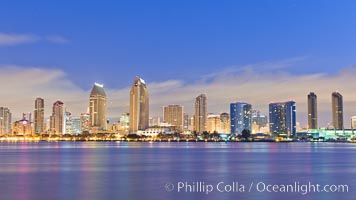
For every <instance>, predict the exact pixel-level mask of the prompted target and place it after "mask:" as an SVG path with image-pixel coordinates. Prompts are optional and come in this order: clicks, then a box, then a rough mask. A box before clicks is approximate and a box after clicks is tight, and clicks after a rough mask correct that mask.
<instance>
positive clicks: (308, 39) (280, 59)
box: [0, 0, 356, 125]
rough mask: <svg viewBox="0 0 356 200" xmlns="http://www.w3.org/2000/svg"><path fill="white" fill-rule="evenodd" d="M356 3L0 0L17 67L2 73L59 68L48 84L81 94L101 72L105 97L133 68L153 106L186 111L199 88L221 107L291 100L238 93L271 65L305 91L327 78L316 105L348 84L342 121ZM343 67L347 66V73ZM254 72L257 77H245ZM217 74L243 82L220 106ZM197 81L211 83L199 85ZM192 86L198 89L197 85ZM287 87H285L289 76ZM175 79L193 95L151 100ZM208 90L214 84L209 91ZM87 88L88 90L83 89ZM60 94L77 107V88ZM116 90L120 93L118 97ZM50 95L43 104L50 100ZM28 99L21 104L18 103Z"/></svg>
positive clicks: (128, 79)
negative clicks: (182, 107)
mask: <svg viewBox="0 0 356 200" xmlns="http://www.w3.org/2000/svg"><path fill="white" fill-rule="evenodd" d="M355 10H356V1H352V0H349V1H348V0H344V1H337V0H313V1H310V0H271V1H267V0H266V1H264V0H259V1H257V0H231V1H227V0H226V1H224V0H222V1H209V0H201V1H194V0H189V1H185V0H179V1H167V0H162V1H156V0H151V1H136V0H130V1H119V0H117V1H63V0H61V1H48V0H43V1H40V0H38V1H16V0H3V1H1V2H0V19H1V23H0V71H1V72H2V74H3V76H6V77H8V78H9V77H11V76H10V75H11V74H12V75H14V77H13V78H12V79H9V80H11V81H10V83H9V84H10V85H18V84H17V83H15V82H17V81H18V82H22V84H23V83H25V84H26V83H28V82H30V81H32V80H33V79H41V78H43V77H44V76H46V75H49V74H51V73H54V74H56V73H57V75H53V76H54V77H55V78H54V79H49V80H47V81H49V82H50V83H52V84H53V81H54V80H56V81H58V80H61V81H63V82H66V83H68V84H65V85H64V86H63V87H62V86H61V87H62V88H65V87H69V86H68V85H71V86H74V87H75V88H76V89H77V90H78V91H82V92H83V94H84V92H87V91H89V90H90V89H91V87H92V84H93V82H95V81H98V82H101V83H104V85H105V87H106V88H107V90H109V93H112V96H115V95H119V94H120V95H122V94H125V93H124V92H126V91H127V88H128V87H129V86H130V85H131V83H132V81H133V79H134V76H135V75H140V76H142V77H143V78H144V79H145V80H146V82H147V83H148V87H149V89H150V83H152V88H154V89H153V92H151V95H152V98H153V101H152V109H151V110H152V112H151V113H152V115H159V114H160V112H161V106H163V105H166V104H170V103H179V104H183V105H185V107H186V110H187V111H188V112H191V110H192V107H193V106H192V104H193V102H194V98H195V96H197V95H198V94H199V93H207V95H208V98H209V96H210V97H211V98H210V99H211V105H212V107H211V108H212V109H210V110H211V111H212V112H222V111H228V106H226V107H224V105H225V104H226V103H228V102H231V101H235V100H249V101H252V103H254V104H256V107H257V108H258V109H260V110H262V111H264V112H267V107H268V103H269V101H268V100H271V101H273V100H276V101H282V100H289V98H291V99H296V100H298V98H296V96H297V95H296V96H293V95H290V96H288V95H287V94H285V93H281V94H280V96H278V97H277V96H276V98H273V95H274V94H273V93H268V94H270V96H272V97H271V98H270V99H268V98H267V99H264V98H265V97H262V98H258V93H259V92H261V91H257V93H256V94H255V95H252V96H251V97H249V98H246V99H244V96H245V95H244V94H243V92H246V93H248V92H251V90H252V89H249V87H248V86H247V85H248V83H251V84H252V85H253V84H255V82H256V81H261V80H264V78H266V77H267V78H266V79H267V80H270V79H274V78H273V74H274V73H278V74H279V76H278V77H279V78H280V79H281V80H284V78H283V77H289V78H293V79H295V80H300V81H299V82H297V83H296V84H299V83H300V84H305V85H311V86H312V87H311V88H310V90H313V91H316V92H317V91H318V89H319V88H318V87H316V85H317V84H318V83H319V82H318V81H317V82H315V80H318V78H321V79H322V81H324V82H323V83H325V84H326V85H327V84H328V83H330V84H331V83H332V84H331V85H332V86H331V87H330V91H328V90H327V88H324V89H322V90H320V92H319V94H324V93H323V92H325V95H324V96H325V97H320V100H321V102H320V105H321V106H323V105H324V104H325V108H324V107H321V109H320V112H325V113H330V112H331V111H330V110H331V105H328V104H329V102H328V101H330V102H331V100H330V99H331V97H330V95H331V92H332V91H334V90H338V91H341V92H342V91H343V90H345V91H344V94H346V96H345V95H344V99H345V103H348V102H347V101H349V105H350V106H349V108H350V109H349V112H350V113H349V114H348V115H347V116H345V120H347V121H348V118H347V117H349V116H351V115H354V114H355V115H356V109H355V113H354V114H353V113H351V112H353V110H352V109H354V108H356V105H354V104H353V103H352V100H353V99H355V100H356V97H353V96H352V92H350V93H348V91H349V89H345V87H351V86H352V85H348V83H345V82H343V81H345V79H344V77H343V76H344V75H345V76H346V75H349V74H350V73H349V71H352V72H354V67H353V65H354V64H355V63H356V61H355V60H356V56H355V55H356V20H355V19H356V12H355ZM343 69H346V70H349V71H347V73H345V72H344V70H343ZM41 70H42V71H41ZM251 70H252V72H251ZM39 71H40V72H41V73H43V74H42V75H43V76H39V75H38V74H37V75H36V74H34V75H33V76H28V77H31V80H30V78H28V80H26V78H25V80H17V77H16V74H19V73H21V74H23V73H24V74H23V77H27V74H31V73H36V72H39ZM271 72H272V73H271ZM26 73H27V74H26ZM251 74H253V75H256V74H259V76H258V77H255V78H249V76H250V75H251ZM335 74H336V75H335ZM337 74H338V75H339V77H338V75H337ZM283 75H285V76H283ZM334 75H335V77H334ZM224 76H226V77H227V78H231V79H232V80H231V81H232V82H231V83H230V82H228V81H227V82H228V83H229V84H232V85H235V84H234V82H233V80H237V79H239V81H240V82H236V85H235V86H236V94H234V89H232V91H231V90H229V92H227V93H230V94H231V93H232V94H234V95H235V96H227V97H226V98H225V99H226V101H227V102H224V105H222V104H221V105H220V104H219V103H218V102H217V101H218V98H216V97H214V96H216V95H224V94H225V93H226V92H225V93H223V94H215V93H214V91H217V90H219V89H217V86H218V85H220V86H221V84H223V81H219V80H220V79H219V77H222V79H224ZM309 76H311V77H314V76H315V77H314V78H312V79H313V80H314V82H310V84H308V82H305V80H304V79H303V78H305V77H309ZM298 78H300V79H298ZM280 79H278V78H276V83H275V84H274V85H273V87H274V88H275V89H276V88H277V89H278V88H280V87H283V84H284V82H283V81H282V82H278V81H281V80H280ZM336 79H337V80H336ZM241 80H243V81H242V82H241ZM308 80H309V79H308ZM333 81H336V82H337V83H336V82H333ZM339 83H340V85H338V84H339ZM342 83H344V85H342ZM38 84H39V85H41V84H47V82H45V81H43V82H41V83H38ZM271 84H272V83H271ZM281 84H282V85H281ZM325 84H324V85H325ZM166 85H168V87H172V88H171V90H169V91H167V92H166V93H164V94H162V93H160V92H158V91H159V88H161V87H164V86H166ZM204 85H205V86H206V87H207V88H210V89H206V90H205V89H204V88H205V87H204ZM239 85H244V87H243V88H244V90H242V91H240V89H241V88H239ZM334 85H338V86H339V87H333V86H334ZM191 86H197V87H195V88H199V87H198V86H200V87H201V88H202V89H201V90H200V91H199V90H196V89H194V88H193V87H191ZM264 86H266V85H265V84H263V82H262V83H261V85H260V86H256V88H260V90H266V89H265V88H264ZM11 87H12V89H14V90H19V91H21V90H22V89H21V88H20V89H17V88H16V87H15V86H11ZM19 87H21V86H19ZM266 87H267V86H266ZM271 87H272V86H271ZM285 87H286V88H290V85H288V84H286V86H285ZM323 87H325V86H323ZM352 87H353V86H352ZM174 88H179V89H177V91H178V90H179V91H185V92H184V93H185V94H186V93H189V94H191V95H190V104H191V106H189V102H188V97H187V98H182V99H180V100H178V99H179V98H178V99H177V100H176V101H174V100H175V99H173V100H168V99H167V100H166V101H163V102H160V101H159V100H154V95H156V96H155V97H156V99H159V96H158V95H159V94H160V95H162V96H164V95H166V96H172V94H171V93H172V92H173V94H174ZM182 88H183V89H182ZM252 88H254V87H252ZM1 89H2V88H1ZM32 89H33V87H31V88H28V90H32ZM47 89H48V91H52V90H51V88H47ZM155 89H157V92H155ZM275 89H274V90H273V91H275ZM28 90H27V91H28ZM110 90H112V92H110ZM220 90H221V89H220ZM179 91H178V93H179ZM187 91H189V92H187ZM209 91H212V92H210V94H209ZM273 91H272V92H273ZM350 91H351V89H350ZM42 92H44V90H43V91H42ZM120 92H121V93H120ZM255 92H256V91H255ZM308 92H309V91H307V88H305V90H303V91H300V93H299V94H298V95H303V97H302V98H301V100H302V101H306V100H305V98H306V95H307V93H308ZM34 93H36V94H33V96H31V98H32V99H33V98H34V97H35V96H46V94H42V93H41V92H40V91H39V90H36V91H34ZM73 93H74V92H73ZM182 93H183V92H182ZM29 94H30V93H29ZM284 94H285V95H284ZM317 94H318V93H317ZM3 95H4V94H3ZM14 95H15V93H14ZM16 95H17V94H16ZM16 95H15V96H16ZM64 95H70V94H69V93H68V94H67V93H64ZM85 95H86V97H85V98H87V95H88V94H87V93H85ZM125 95H126V94H125ZM326 95H327V96H326ZM347 95H348V96H347ZM127 96H128V94H127ZM247 96H248V95H247ZM319 96H320V95H319ZM351 96H352V97H351ZM283 97H284V98H283ZM347 97H349V98H347ZM7 98H9V97H8V96H7ZM57 98H61V99H66V98H68V99H67V102H68V104H69V105H72V108H71V109H72V110H73V112H75V113H80V112H81V111H80V110H78V111H76V109H77V108H75V105H76V103H77V104H79V102H75V100H73V99H78V98H77V97H75V96H72V97H57ZM120 98H122V99H120ZM116 99H119V100H118V101H120V102H119V103H116V102H115V101H116ZM251 99H252V100H251ZM323 99H324V100H323ZM347 99H349V100H347ZM11 102H14V101H11ZM11 102H10V103H7V102H6V101H5V100H3V104H6V103H7V105H0V106H8V107H13V110H16V109H17V108H15V107H16V105H12V104H11ZM65 103H66V102H65ZM298 103H300V105H301V107H300V108H301V111H300V117H299V118H298V120H299V121H301V122H305V119H304V118H305V117H304V116H303V115H304V114H305V108H304V107H303V106H305V103H306V102H298V101H297V106H298ZM32 104H33V102H31V103H30V104H28V105H26V106H27V107H28V110H31V109H32V107H33V105H32ZM47 104H48V105H50V101H49V102H48V103H47ZM82 104H87V102H85V103H83V102H82ZM112 104H113V105H112V108H113V109H117V111H115V112H114V111H113V112H112V116H113V117H117V116H119V115H120V114H121V112H124V111H125V110H127V104H128V102H127V97H115V98H114V97H113V98H112ZM109 106H110V105H109ZM214 106H215V107H214ZM68 107H70V106H68ZM25 108H26V107H25V105H24V107H23V108H21V109H25ZM347 108H348V107H347V106H346V108H345V109H347ZM81 110H85V108H81ZM16 112H18V113H20V112H22V111H20V110H18V111H17V110H16ZM18 113H15V114H18ZM46 114H48V115H49V114H50V113H49V112H48V113H46ZM330 119H331V116H328V117H326V119H323V122H324V123H323V125H326V124H327V123H328V122H329V121H330Z"/></svg>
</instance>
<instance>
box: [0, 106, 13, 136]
mask: <svg viewBox="0 0 356 200" xmlns="http://www.w3.org/2000/svg"><path fill="white" fill-rule="evenodd" d="M9 133H11V112H10V109H8V108H4V107H0V135H4V134H9Z"/></svg>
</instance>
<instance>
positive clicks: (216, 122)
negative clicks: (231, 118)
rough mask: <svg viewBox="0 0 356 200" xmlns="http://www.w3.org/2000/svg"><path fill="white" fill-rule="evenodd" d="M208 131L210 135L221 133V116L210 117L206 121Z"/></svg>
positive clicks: (210, 115) (212, 115) (211, 115)
mask: <svg viewBox="0 0 356 200" xmlns="http://www.w3.org/2000/svg"><path fill="white" fill-rule="evenodd" d="M206 131H207V132H209V133H221V120H220V115H214V114H209V115H208V117H207V121H206Z"/></svg>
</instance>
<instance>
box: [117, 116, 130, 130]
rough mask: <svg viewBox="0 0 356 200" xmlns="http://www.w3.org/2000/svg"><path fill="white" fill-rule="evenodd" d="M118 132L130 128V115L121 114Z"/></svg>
mask: <svg viewBox="0 0 356 200" xmlns="http://www.w3.org/2000/svg"><path fill="white" fill-rule="evenodd" d="M119 126H120V127H119V130H121V131H128V130H129V128H130V113H123V114H122V115H121V116H120V121H119Z"/></svg>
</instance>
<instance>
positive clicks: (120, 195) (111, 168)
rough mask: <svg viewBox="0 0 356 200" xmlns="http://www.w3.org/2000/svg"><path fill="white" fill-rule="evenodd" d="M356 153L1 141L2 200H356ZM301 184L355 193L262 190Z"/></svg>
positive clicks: (333, 146)
mask: <svg viewBox="0 0 356 200" xmlns="http://www.w3.org/2000/svg"><path fill="white" fill-rule="evenodd" d="M355 153H356V145H355V144H346V143H345V144H340V143H339V144H338V143H185V142H181V143H133V142H130V143H126V142H58V143H47V142H40V143H0V199H20V200H22V199H23V200H28V199H31V200H32V199H34V200H42V199H75V200H77V199H85V200H90V199H100V200H105V199H110V200H111V199H164V200H167V199H286V198H288V199H336V198H340V199H343V200H344V199H355V196H356V158H355ZM221 182H223V183H221ZM295 182H298V183H300V184H308V182H311V183H312V184H320V185H326V184H329V185H332V184H334V185H339V184H340V185H341V184H342V185H348V192H347V193H346V192H336V193H330V192H329V193H327V192H320V193H317V192H312V193H308V194H305V195H302V194H301V192H267V191H264V192H260V191H258V190H257V188H256V187H257V184H258V183H259V186H260V188H259V189H260V190H261V189H263V188H262V183H263V184H265V185H268V184H271V185H272V184H277V185H282V184H285V185H287V184H293V183H295ZM197 183H200V185H201V186H204V187H201V188H206V187H207V186H208V185H212V186H213V191H211V192H210V193H209V194H206V191H205V192H203V191H201V190H200V191H199V190H198V189H197V187H195V190H194V189H193V186H194V185H195V184H197ZM218 183H221V184H220V185H219V188H220V189H224V190H225V187H224V186H225V185H227V189H229V185H232V183H235V186H236V183H237V185H238V187H237V188H240V189H241V188H242V187H243V186H245V187H244V191H238V192H232V191H223V192H221V191H219V190H218V189H217V187H218V186H217V185H218ZM179 184H180V185H179ZM182 184H184V187H183V185H182ZM187 185H190V186H187ZM220 186H221V187H220ZM179 187H182V188H180V189H179V190H178V188H179ZM250 187H251V190H250V191H249V189H250ZM167 190H168V191H167ZM171 190H172V191H171Z"/></svg>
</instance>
